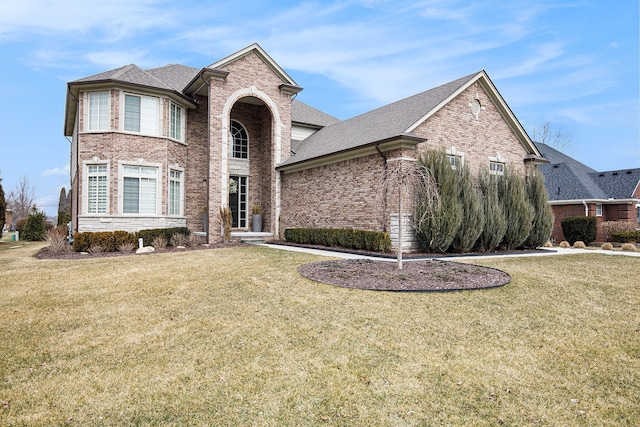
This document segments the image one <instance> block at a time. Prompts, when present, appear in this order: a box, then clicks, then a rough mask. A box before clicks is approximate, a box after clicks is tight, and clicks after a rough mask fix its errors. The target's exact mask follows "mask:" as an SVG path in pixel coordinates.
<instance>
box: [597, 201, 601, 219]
mask: <svg viewBox="0 0 640 427" xmlns="http://www.w3.org/2000/svg"><path fill="white" fill-rule="evenodd" d="M596 216H602V203H596Z"/></svg>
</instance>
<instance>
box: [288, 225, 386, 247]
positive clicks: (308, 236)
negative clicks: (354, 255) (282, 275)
mask: <svg viewBox="0 0 640 427" xmlns="http://www.w3.org/2000/svg"><path fill="white" fill-rule="evenodd" d="M284 238H285V240H286V241H288V242H291V243H298V244H303V245H305V244H306V245H321V246H327V247H331V246H337V247H342V248H345V249H357V250H367V251H373V252H389V250H390V249H391V238H390V237H389V234H387V233H383V232H379V231H366V230H353V229H343V228H287V229H286V230H284Z"/></svg>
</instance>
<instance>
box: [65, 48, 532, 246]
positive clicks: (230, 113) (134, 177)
mask: <svg viewBox="0 0 640 427" xmlns="http://www.w3.org/2000/svg"><path fill="white" fill-rule="evenodd" d="M301 90H302V88H301V87H300V86H298V84H297V83H296V82H295V81H294V80H293V79H292V78H291V77H290V76H289V75H288V74H287V73H286V72H285V71H284V70H283V69H282V68H280V66H278V64H276V63H275V61H273V59H272V58H270V57H269V55H268V54H267V53H266V52H265V51H264V50H263V49H262V48H261V47H260V46H258V45H257V44H254V45H251V46H248V47H247V48H245V49H243V50H241V51H238V52H236V53H234V54H232V55H230V56H228V57H226V58H224V59H222V60H220V61H217V62H215V63H213V64H211V65H209V66H207V67H205V68H202V69H197V68H191V67H186V66H182V65H175V64H174V65H167V66H164V67H160V68H153V69H147V70H142V69H140V68H139V67H137V66H135V65H127V66H124V67H121V68H118V69H115V70H111V71H107V72H104V73H100V74H97V75H94V76H90V77H86V78H82V79H79V80H75V81H72V82H70V83H68V93H67V99H66V110H65V127H64V133H65V135H67V136H71V137H72V144H71V181H72V188H73V194H74V200H73V201H72V223H73V230H74V231H78V232H84V231H111V230H128V231H135V230H139V229H144V228H159V227H174V226H186V227H189V228H190V229H191V230H192V231H195V232H202V233H205V234H206V236H207V238H208V240H209V241H211V242H216V241H219V240H221V236H222V234H221V233H222V231H221V223H220V220H219V218H218V211H219V208H220V207H223V206H229V207H230V208H231V211H232V214H233V228H234V232H235V233H234V235H236V236H240V235H242V234H243V233H249V232H250V231H251V221H250V216H251V212H252V210H253V208H254V207H256V208H258V209H259V210H260V211H261V212H262V214H263V217H264V219H263V230H262V233H261V235H262V236H264V237H266V238H270V237H273V238H280V237H281V236H282V234H281V233H282V232H283V230H284V229H285V228H288V227H347V228H358V229H366V230H377V231H389V230H391V231H393V230H394V227H395V229H396V230H397V226H398V224H399V220H398V212H397V209H395V210H394V203H392V202H391V200H397V194H398V193H396V195H395V196H394V195H393V194H391V193H392V192H393V191H383V186H382V177H383V173H384V170H385V168H387V167H389V165H394V164H399V163H398V162H400V163H410V162H415V160H416V159H417V158H418V155H419V154H420V152H422V151H424V150H426V149H429V148H436V147H438V148H441V149H443V150H446V151H447V153H448V156H449V158H450V161H451V162H452V165H453V166H455V165H456V164H463V163H467V164H468V165H470V167H471V170H472V172H473V173H477V172H478V171H480V170H482V169H486V170H490V171H491V173H497V174H500V173H502V172H503V170H504V167H505V165H510V166H511V167H513V168H514V169H516V170H518V171H520V172H521V173H523V174H524V173H525V171H526V167H527V165H534V164H537V163H541V162H544V159H543V158H542V155H541V153H540V152H539V151H538V148H537V147H536V146H535V144H534V143H533V142H532V141H531V140H530V138H529V137H528V135H527V133H526V132H525V131H524V129H523V128H522V126H521V124H520V123H519V121H518V120H517V118H516V117H515V116H514V114H513V112H512V111H511V110H510V108H509V107H508V105H507V104H506V102H505V101H504V99H503V98H502V96H501V95H500V94H499V92H498V90H497V89H496V88H495V86H494V85H493V83H492V82H491V80H490V79H489V77H488V75H487V74H486V73H485V72H484V71H480V72H477V73H474V74H471V75H468V76H466V77H463V78H460V79H457V80H454V81H452V82H450V83H447V84H445V85H442V86H439V87H436V88H434V89H431V90H428V91H426V92H423V93H420V94H417V95H414V96H412V97H409V98H406V99H403V100H400V101H398V102H395V103H393V104H390V105H387V106H384V107H381V108H378V109H376V110H373V111H371V112H368V113H365V114H362V115H360V116H357V117H354V118H351V119H348V120H344V121H339V120H338V119H336V118H334V117H332V116H330V115H327V114H325V113H323V112H321V111H319V110H317V109H315V108H313V107H310V106H308V105H306V104H304V103H302V102H299V101H297V100H295V96H296V94H297V93H298V92H300V91H301ZM230 187H231V188H232V189H233V190H235V191H231V192H230V191H229V188H230ZM410 202H411V201H410V200H407V203H410ZM407 210H408V211H409V209H407ZM403 224H404V226H405V227H409V226H408V225H407V224H408V222H407V218H405V221H403ZM392 234H393V233H392ZM392 237H393V236H392ZM411 244H412V243H409V245H411Z"/></svg>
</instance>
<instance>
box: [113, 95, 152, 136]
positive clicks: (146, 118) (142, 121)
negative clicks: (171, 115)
mask: <svg viewBox="0 0 640 427" xmlns="http://www.w3.org/2000/svg"><path fill="white" fill-rule="evenodd" d="M128 97H129V98H138V99H139V100H140V111H139V117H138V126H137V129H136V128H127V120H126V118H127V111H128V110H127V98H128ZM121 99H122V101H121V105H120V109H121V110H120V111H122V115H121V120H120V123H121V124H120V128H121V130H122V132H127V133H133V134H137V135H149V136H160V129H162V126H161V116H162V114H161V111H162V102H161V99H160V98H158V97H157V96H148V95H141V94H139V93H131V92H122V97H121Z"/></svg>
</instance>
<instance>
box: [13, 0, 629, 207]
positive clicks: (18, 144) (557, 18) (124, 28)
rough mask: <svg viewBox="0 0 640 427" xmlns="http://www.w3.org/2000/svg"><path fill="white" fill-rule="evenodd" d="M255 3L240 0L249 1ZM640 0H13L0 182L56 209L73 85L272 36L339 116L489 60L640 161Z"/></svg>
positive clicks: (308, 99) (589, 151)
mask: <svg viewBox="0 0 640 427" xmlns="http://www.w3.org/2000/svg"><path fill="white" fill-rule="evenodd" d="M240 4H242V6H239V5H240ZM638 21H639V16H638V1H637V0H616V1H615V2H605V1H601V0H537V1H519V0H512V1H491V0H487V1H482V0H479V1H468V0H464V1H463V0H460V1H459V0H439V1H437V0H424V1H420V0H410V1H404V0H399V1H392V0H389V1H384V0H359V1H358V0H354V1H323V2H319V1H308V2H293V1H282V0H270V1H250V0H249V1H244V2H238V1H237V0H232V1H224V0H222V1H197V2H178V1H163V0H113V1H109V0H104V1H91V0H4V1H2V2H1V3H0V53H1V54H2V63H1V64H2V65H0V73H1V77H2V78H1V79H0V98H1V99H2V100H3V101H4V102H2V103H0V124H1V125H2V129H4V132H3V135H4V137H3V138H2V142H1V143H0V148H1V152H2V154H1V155H0V159H2V161H0V177H2V178H3V183H2V184H3V187H4V190H5V192H6V193H8V192H9V191H10V190H12V189H14V188H15V187H16V184H17V183H18V181H19V180H20V179H21V177H22V176H27V178H28V180H29V182H30V183H31V185H32V186H33V187H34V189H35V191H36V196H37V197H36V202H37V204H38V206H39V207H41V208H43V209H44V210H46V211H47V213H48V214H50V215H55V213H56V211H57V203H58V196H59V193H60V188H61V187H62V186H66V187H67V188H68V187H69V145H70V144H69V142H68V141H67V140H66V139H65V138H64V136H63V117H64V102H65V91H66V83H67V82H68V81H71V80H75V79H78V78H81V77H85V76H89V75H92V74H95V73H99V72H102V71H106V70H110V69H113V68H117V67H120V66H122V65H126V64H130V63H134V64H137V65H138V66H140V67H142V68H151V67H157V66H162V65H166V64H171V63H179V64H184V65H189V66H193V67H197V68H201V67H205V66H207V65H209V64H211V63H213V62H215V61H216V60H218V59H221V58H223V57H225V56H227V55H229V54H231V53H234V52H236V51H238V50H240V49H242V48H244V47H246V46H248V45H250V44H252V43H256V42H257V43H259V44H260V45H261V46H262V48H264V49H265V50H266V51H267V53H269V55H270V56H271V57H272V58H273V59H274V60H275V61H276V62H277V63H278V64H279V65H280V66H281V67H283V68H284V69H285V70H286V71H287V73H288V74H289V75H290V76H291V77H292V78H293V79H294V80H295V81H296V82H297V83H298V84H299V85H300V86H302V87H303V88H304V90H303V91H302V92H301V93H300V94H299V95H298V99H299V100H301V101H303V102H305V103H307V104H309V105H312V106H314V107H316V108H319V109H321V110H323V111H325V112H327V113H329V114H332V115H334V116H336V117H338V118H340V119H346V118H349V117H352V116H354V115H357V114H360V113H362V112H365V111H368V110H371V109H373V108H376V107H379V106H381V105H384V104H386V103H389V102H392V101H395V100H398V99H401V98H404V97H406V96H409V95H413V94H415V93H418V92H422V91H424V90H427V89H430V88H432V87H434V86H437V85H440V84H443V83H446V82H448V81H451V80H455V79H457V78H459V77H462V76H465V75H468V74H471V73H473V72H476V71H479V70H482V69H484V70H486V71H487V73H488V74H489V76H490V77H491V79H492V80H493V82H494V83H495V85H496V86H497V88H498V90H499V91H500V93H501V94H502V96H503V97H504V98H505V100H506V101H507V103H508V104H509V106H510V107H511V109H512V110H513V112H514V113H515V114H516V116H517V117H518V119H519V120H520V122H521V123H522V124H523V126H524V127H525V129H527V130H528V131H529V133H530V134H531V130H532V129H533V127H534V126H539V125H540V124H542V123H544V122H549V123H550V124H551V125H552V126H553V127H554V128H556V129H560V130H561V131H562V132H563V133H565V134H568V135H570V137H571V146H570V147H569V148H568V149H567V150H565V151H566V153H567V154H569V155H571V156H573V157H575V158H576V159H578V160H580V161H582V162H583V163H586V164H587V165H589V166H591V167H593V168H595V169H597V170H601V171H604V170H613V169H624V168H637V167H640V142H639V141H640V136H639V129H640V125H639V116H640V109H639V93H640V88H639V55H638V52H639V46H638V44H639V43H638V39H639V29H638Z"/></svg>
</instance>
